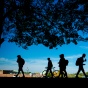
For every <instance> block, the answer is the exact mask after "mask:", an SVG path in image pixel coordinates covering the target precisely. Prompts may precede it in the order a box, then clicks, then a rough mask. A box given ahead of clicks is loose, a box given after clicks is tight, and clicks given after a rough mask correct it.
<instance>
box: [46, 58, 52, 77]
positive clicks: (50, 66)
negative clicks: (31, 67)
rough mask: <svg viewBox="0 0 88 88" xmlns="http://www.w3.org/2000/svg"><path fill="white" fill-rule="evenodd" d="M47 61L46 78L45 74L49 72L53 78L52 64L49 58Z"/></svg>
mask: <svg viewBox="0 0 88 88" xmlns="http://www.w3.org/2000/svg"><path fill="white" fill-rule="evenodd" d="M47 60H48V66H47V71H46V77H47V74H48V72H49V71H50V73H51V75H52V77H53V72H52V67H53V64H52V61H51V60H50V58H47Z"/></svg>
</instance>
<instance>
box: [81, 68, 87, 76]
mask: <svg viewBox="0 0 88 88" xmlns="http://www.w3.org/2000/svg"><path fill="white" fill-rule="evenodd" d="M82 72H83V74H84V75H85V77H87V75H86V73H85V71H84V69H82Z"/></svg>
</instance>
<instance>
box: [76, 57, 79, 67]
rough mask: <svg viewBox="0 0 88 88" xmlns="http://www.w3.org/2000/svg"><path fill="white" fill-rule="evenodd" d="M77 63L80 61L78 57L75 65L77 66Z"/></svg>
mask: <svg viewBox="0 0 88 88" xmlns="http://www.w3.org/2000/svg"><path fill="white" fill-rule="evenodd" d="M79 63H80V58H77V60H76V63H75V64H76V66H78V65H79Z"/></svg>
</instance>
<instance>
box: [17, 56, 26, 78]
mask: <svg viewBox="0 0 88 88" xmlns="http://www.w3.org/2000/svg"><path fill="white" fill-rule="evenodd" d="M17 63H18V73H17V75H16V77H17V76H18V75H19V73H20V71H21V72H22V74H23V77H25V76H24V71H23V66H24V64H25V60H24V59H23V58H22V57H21V55H17Z"/></svg>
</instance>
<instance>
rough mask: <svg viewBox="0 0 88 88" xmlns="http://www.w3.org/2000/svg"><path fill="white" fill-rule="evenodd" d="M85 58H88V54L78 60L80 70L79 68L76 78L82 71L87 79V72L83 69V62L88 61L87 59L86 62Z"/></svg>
mask: <svg viewBox="0 0 88 88" xmlns="http://www.w3.org/2000/svg"><path fill="white" fill-rule="evenodd" d="M85 57H86V54H82V56H81V57H79V58H77V59H78V60H79V62H78V66H79V68H78V72H77V74H76V77H78V74H79V72H80V71H82V72H83V74H84V75H85V77H87V75H86V74H85V70H84V68H83V65H85V64H83V62H85V61H86V59H85V60H84V58H85Z"/></svg>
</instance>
